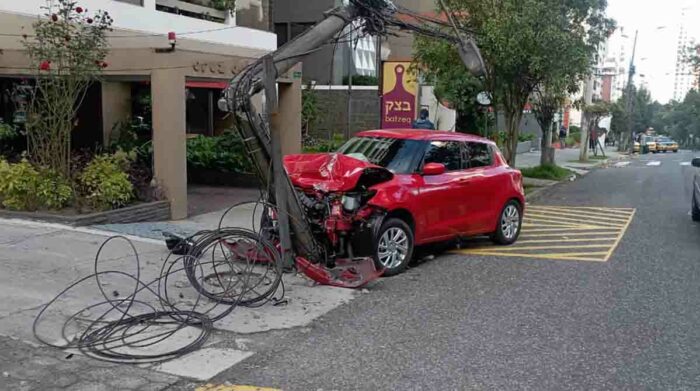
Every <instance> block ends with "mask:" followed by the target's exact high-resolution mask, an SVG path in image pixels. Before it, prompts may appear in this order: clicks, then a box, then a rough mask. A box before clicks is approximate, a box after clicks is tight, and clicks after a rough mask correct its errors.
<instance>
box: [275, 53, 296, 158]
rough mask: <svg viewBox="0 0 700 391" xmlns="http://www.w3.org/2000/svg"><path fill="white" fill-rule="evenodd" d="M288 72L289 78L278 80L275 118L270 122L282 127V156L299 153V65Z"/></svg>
mask: <svg viewBox="0 0 700 391" xmlns="http://www.w3.org/2000/svg"><path fill="white" fill-rule="evenodd" d="M289 74H290V75H292V77H291V78H282V79H280V80H278V83H277V91H278V92H277V102H278V103H277V105H278V106H277V116H276V117H277V118H276V119H275V122H276V123H273V124H272V126H280V127H283V129H281V130H282V131H281V132H280V135H281V139H282V140H281V141H282V155H283V156H284V155H291V154H297V153H301V65H297V66H295V67H294V68H292V70H291V71H290V72H289ZM294 75H296V76H294Z"/></svg>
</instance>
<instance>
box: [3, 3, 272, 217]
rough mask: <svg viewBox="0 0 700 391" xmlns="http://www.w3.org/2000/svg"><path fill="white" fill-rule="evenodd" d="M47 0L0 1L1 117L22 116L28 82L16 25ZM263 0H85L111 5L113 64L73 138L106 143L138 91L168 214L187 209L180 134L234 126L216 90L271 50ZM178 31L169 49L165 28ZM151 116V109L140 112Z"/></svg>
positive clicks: (24, 26)
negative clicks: (225, 0) (227, 3)
mask: <svg viewBox="0 0 700 391" xmlns="http://www.w3.org/2000/svg"><path fill="white" fill-rule="evenodd" d="M45 4H46V2H45V1H44V0H22V1H2V2H0V118H3V120H4V121H5V122H13V123H15V124H17V125H19V126H21V125H22V121H23V118H24V117H23V113H22V110H23V108H22V105H23V102H26V98H27V97H26V96H23V95H26V93H25V92H26V91H27V88H25V87H27V86H28V85H29V84H30V80H31V79H30V78H29V77H28V76H30V75H33V74H34V73H35V70H34V69H30V68H29V65H30V63H29V59H28V57H27V56H26V53H25V52H24V50H23V46H22V44H21V36H22V34H27V35H29V36H31V35H32V23H33V22H34V21H35V20H36V19H37V17H38V15H40V14H43V10H42V9H41V7H42V6H45ZM269 4H270V2H269V1H268V0H239V1H238V2H237V7H238V8H237V10H236V12H235V13H231V12H229V11H222V10H219V9H217V8H216V4H215V3H214V2H213V1H209V0H187V1H185V0H83V2H82V3H81V4H80V5H82V6H83V7H85V8H88V9H91V10H97V9H101V10H104V11H107V12H109V14H110V15H111V17H112V18H113V19H114V23H113V26H112V27H113V31H111V32H109V33H108V42H109V45H110V50H109V54H108V55H107V58H106V62H107V63H108V64H109V66H108V67H107V68H106V69H105V71H104V77H103V79H102V80H101V81H100V82H99V83H95V84H93V86H92V87H91V88H90V89H89V91H88V93H87V96H86V98H85V99H84V103H83V105H82V107H81V109H80V111H79V113H78V118H77V121H76V123H77V128H76V130H75V132H74V136H73V139H74V142H75V144H76V145H74V147H80V146H94V145H95V144H101V143H106V142H107V141H108V140H109V138H110V135H111V132H112V130H113V129H114V128H115V127H116V126H118V124H119V123H120V121H124V120H126V119H127V118H129V117H130V116H133V115H138V114H139V113H136V112H134V108H135V107H136V106H137V105H138V104H139V102H140V101H141V100H142V97H143V96H146V97H147V101H148V102H149V103H151V104H152V110H151V108H150V107H149V111H150V113H152V114H150V113H149V114H150V117H151V118H150V120H151V121H150V122H152V139H153V146H154V172H155V175H156V179H157V180H158V181H159V182H160V183H161V185H162V186H163V188H164V190H165V191H166V194H167V195H168V198H170V200H171V203H172V208H171V210H172V213H173V217H174V218H181V217H184V216H185V215H186V213H187V207H186V205H187V202H186V199H187V192H186V187H187V178H186V175H187V174H186V172H187V169H186V168H187V167H186V161H185V140H186V138H187V137H189V136H190V135H193V134H203V135H213V134H217V133H219V132H221V131H222V130H223V129H225V128H226V127H228V126H229V125H230V121H231V119H230V116H228V117H227V116H226V115H225V113H222V112H219V110H218V108H217V107H216V101H217V99H218V97H219V94H220V91H221V90H222V89H223V88H224V87H225V86H226V85H227V82H228V80H230V79H231V78H232V77H233V76H234V75H235V74H237V73H238V72H239V71H240V70H241V69H242V68H243V67H245V66H246V65H247V64H249V63H250V62H251V61H253V60H255V59H256V58H259V57H260V56H262V55H264V54H266V53H268V52H270V51H272V50H274V49H275V48H276V46H277V38H276V36H275V34H274V33H273V32H271V31H270V29H271V25H270V17H269V8H270V5H269ZM170 32H173V33H175V37H176V43H175V46H174V49H173V50H168V49H169V48H171V45H170V42H169V39H168V35H169V33H170ZM146 120H148V118H147V119H146Z"/></svg>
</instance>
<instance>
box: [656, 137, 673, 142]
mask: <svg viewBox="0 0 700 391" xmlns="http://www.w3.org/2000/svg"><path fill="white" fill-rule="evenodd" d="M659 142H660V143H671V142H673V141H671V139H670V138H668V137H659Z"/></svg>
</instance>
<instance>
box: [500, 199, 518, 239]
mask: <svg viewBox="0 0 700 391" xmlns="http://www.w3.org/2000/svg"><path fill="white" fill-rule="evenodd" d="M519 230H520V211H519V210H518V208H517V207H516V206H515V205H513V204H511V205H508V206H507V207H506V208H505V210H503V215H502V216H501V232H502V233H503V237H504V238H506V239H507V240H512V239H514V238H515V237H516V236H517V234H518V231H519Z"/></svg>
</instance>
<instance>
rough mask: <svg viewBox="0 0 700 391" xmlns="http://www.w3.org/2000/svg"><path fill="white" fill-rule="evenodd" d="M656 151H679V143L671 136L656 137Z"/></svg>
mask: <svg viewBox="0 0 700 391" xmlns="http://www.w3.org/2000/svg"><path fill="white" fill-rule="evenodd" d="M656 151H657V152H663V153H666V152H673V153H677V152H678V143H677V142H675V141H673V140H671V139H670V138H669V137H665V136H660V137H657V138H656Z"/></svg>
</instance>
